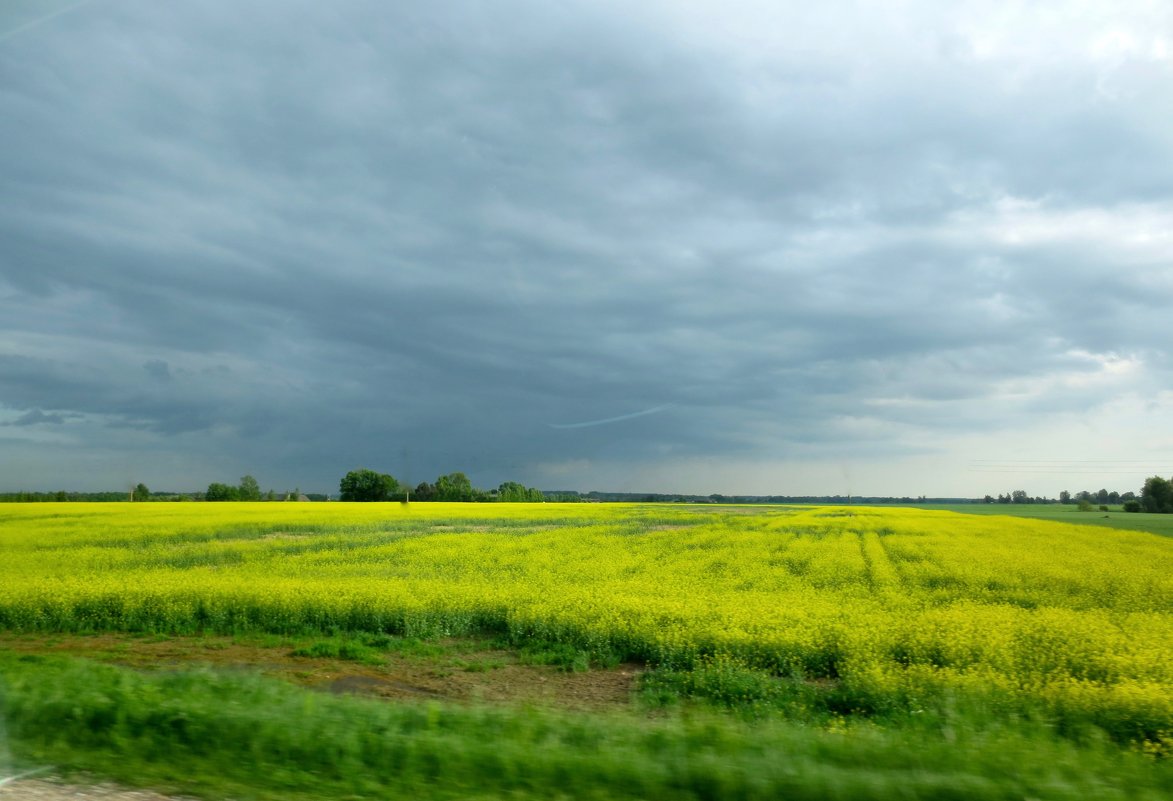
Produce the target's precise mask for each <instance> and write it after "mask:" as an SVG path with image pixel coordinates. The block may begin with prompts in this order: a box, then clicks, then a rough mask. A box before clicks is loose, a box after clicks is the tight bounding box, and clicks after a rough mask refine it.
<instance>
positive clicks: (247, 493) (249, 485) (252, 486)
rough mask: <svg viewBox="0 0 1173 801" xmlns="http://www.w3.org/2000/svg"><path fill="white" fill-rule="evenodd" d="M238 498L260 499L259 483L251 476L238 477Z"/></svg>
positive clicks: (244, 499) (246, 499)
mask: <svg viewBox="0 0 1173 801" xmlns="http://www.w3.org/2000/svg"><path fill="white" fill-rule="evenodd" d="M240 499H241V500H242V501H259V500H260V499H261V485H260V484H258V483H257V480H256V479H255V478H253V477H252V476H241V477H240Z"/></svg>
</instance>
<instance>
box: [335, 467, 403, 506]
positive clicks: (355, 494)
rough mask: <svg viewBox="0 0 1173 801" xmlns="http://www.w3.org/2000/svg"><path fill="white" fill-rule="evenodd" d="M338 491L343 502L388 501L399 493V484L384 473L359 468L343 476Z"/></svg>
mask: <svg viewBox="0 0 1173 801" xmlns="http://www.w3.org/2000/svg"><path fill="white" fill-rule="evenodd" d="M338 489H339V491H340V493H341V498H342V500H344V501H389V500H391V499H392V498H393V497H394V496H395V494H396V493H397V492H398V491H399V482H398V481H396V480H395V479H394V478H392V477H391V476H389V475H387V474H386V473H376V472H375V471H374V470H368V469H367V468H365V467H361V468H359V469H358V470H351V471H350V472H349V473H347V474H346V475H345V476H343V477H342V480H341V481H340V482H338Z"/></svg>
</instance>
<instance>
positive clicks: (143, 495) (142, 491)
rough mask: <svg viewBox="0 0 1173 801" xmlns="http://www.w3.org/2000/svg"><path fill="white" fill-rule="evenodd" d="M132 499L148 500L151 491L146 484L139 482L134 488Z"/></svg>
mask: <svg viewBox="0 0 1173 801" xmlns="http://www.w3.org/2000/svg"><path fill="white" fill-rule="evenodd" d="M134 499H135V500H136V501H149V500H150V499H151V491H150V490H149V489H147V485H146V484H143V483H142V482H139V484H138V486H137V487H135V488H134Z"/></svg>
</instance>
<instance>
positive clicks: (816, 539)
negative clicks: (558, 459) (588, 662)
mask: <svg viewBox="0 0 1173 801" xmlns="http://www.w3.org/2000/svg"><path fill="white" fill-rule="evenodd" d="M0 555H2V559H0V627H3V628H9V629H16V630H75V631H78V630H80V631H84V630H135V631H141V630H152V631H165V632H190V631H198V630H210V631H239V630H250V629H251V630H267V631H278V632H280V631H295V630H305V629H319V630H326V629H330V628H341V629H361V630H383V631H391V632H399V633H408V634H420V635H441V634H461V633H467V632H470V631H475V630H478V629H483V628H491V629H496V630H499V631H500V630H507V631H508V632H510V633H511V634H512V635H513V636H515V637H518V638H521V637H536V638H541V639H546V640H557V641H570V642H573V643H575V644H577V645H579V646H581V647H586V648H591V649H598V650H602V649H610V650H614V651H619V652H620V653H622V654H625V655H627V656H629V657H634V658H641V659H645V660H648V661H649V662H653V663H656V664H664V665H670V666H679V667H684V668H687V667H690V666H692V665H693V664H695V663H697V661H698V660H702V659H706V658H709V657H710V656H712V655H721V656H722V657H730V658H734V659H736V660H738V661H739V663H741V664H745V665H748V666H751V667H757V668H762V669H768V670H771V671H774V672H776V673H778V674H780V675H787V676H803V677H807V678H828V679H836V680H838V681H841V682H844V683H847V684H850V685H851V686H853V687H856V688H863V689H866V690H867V691H868V692H870V693H873V694H874V695H876V696H877V697H880V696H884V695H890V696H893V697H900V698H903V699H905V700H906V701H908V702H909V703H915V698H916V697H918V695H923V694H925V693H930V692H931V693H940V692H952V691H956V692H965V693H977V694H983V693H984V694H987V695H989V697H991V698H993V699H995V700H997V699H1010V701H1012V702H1014V703H1017V702H1018V701H1023V700H1025V701H1030V702H1032V703H1033V702H1038V703H1041V704H1043V705H1044V706H1045V708H1047V709H1055V710H1067V711H1071V710H1076V711H1079V712H1081V713H1086V715H1087V716H1088V719H1089V720H1094V721H1097V722H1101V723H1105V722H1106V723H1107V724H1108V725H1135V726H1137V727H1139V729H1140V730H1143V731H1146V732H1162V731H1164V732H1168V731H1170V730H1173V723H1171V721H1173V700H1171V696H1173V694H1171V692H1170V691H1171V689H1173V659H1170V656H1171V655H1173V541H1170V540H1165V539H1161V538H1159V537H1156V536H1153V535H1150V534H1143V533H1135V532H1126V531H1117V530H1111V529H1104V528H1091V527H1081V526H1071V525H1065V524H1060V523H1051V522H1046V521H1034V520H1025V519H1018V518H1010V517H988V516H981V517H979V516H967V515H959V514H953V513H949V512H932V511H922V510H908V509H874V508H857V507H847V508H826V507H762V508H737V507H715V506H714V507H709V506H705V507H691V506H689V507H676V506H637V505H592V504H581V505H579V504H566V505H561V504H518V505H510V504H484V505H460V504H413V505H411V506H402V505H399V504H340V503H331V504H274V503H268V504H166V503H157V504H92V505H87V504H28V505H9V506H5V507H2V508H0ZM1012 706H1013V704H1012Z"/></svg>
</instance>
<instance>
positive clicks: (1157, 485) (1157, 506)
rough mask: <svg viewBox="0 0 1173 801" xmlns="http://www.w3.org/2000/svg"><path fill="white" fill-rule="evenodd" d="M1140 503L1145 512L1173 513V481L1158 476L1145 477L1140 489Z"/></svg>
mask: <svg viewBox="0 0 1173 801" xmlns="http://www.w3.org/2000/svg"><path fill="white" fill-rule="evenodd" d="M1140 505H1141V506H1142V507H1144V510H1145V511H1146V512H1156V513H1158V514H1169V513H1173V483H1170V482H1169V481H1167V480H1165V479H1163V478H1161V477H1160V476H1153V477H1152V478H1146V479H1145V482H1144V486H1143V487H1142V488H1141V490H1140Z"/></svg>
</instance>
